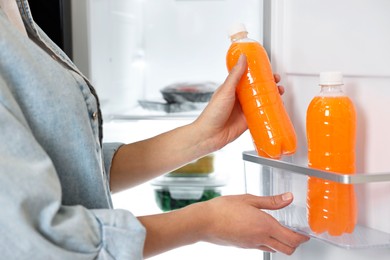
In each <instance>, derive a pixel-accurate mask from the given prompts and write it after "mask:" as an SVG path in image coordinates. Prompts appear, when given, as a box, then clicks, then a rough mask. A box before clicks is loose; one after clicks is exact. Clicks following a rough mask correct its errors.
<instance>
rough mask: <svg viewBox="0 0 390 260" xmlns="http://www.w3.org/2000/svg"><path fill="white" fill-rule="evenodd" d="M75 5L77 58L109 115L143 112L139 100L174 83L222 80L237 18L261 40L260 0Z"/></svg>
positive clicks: (121, 0)
mask: <svg viewBox="0 0 390 260" xmlns="http://www.w3.org/2000/svg"><path fill="white" fill-rule="evenodd" d="M72 12H73V13H74V14H75V16H74V17H73V24H74V25H76V24H77V26H73V28H72V29H73V30H74V35H73V43H74V45H76V46H77V48H75V49H74V61H75V63H76V64H77V65H78V66H79V67H80V68H81V70H82V71H83V72H84V73H85V74H86V75H87V76H88V77H89V79H91V81H92V83H93V84H94V86H95V87H96V88H97V91H98V93H99V96H100V99H101V103H102V107H103V114H104V115H113V114H115V115H122V116H123V115H128V114H134V113H142V111H140V110H139V109H137V107H138V100H140V99H147V100H160V99H162V97H161V93H160V90H161V89H162V88H163V87H165V86H167V85H170V84H173V83H178V82H204V81H210V82H215V83H217V84H220V83H222V82H223V80H224V79H225V77H226V75H227V69H226V65H225V55H226V51H227V49H228V47H229V45H230V40H229V38H228V30H229V28H230V27H231V26H232V25H233V24H235V23H237V22H244V23H245V24H246V25H247V27H248V29H249V30H250V31H251V36H252V37H254V38H256V39H258V40H260V41H261V40H262V38H261V36H262V1H261V0H248V1H240V0H222V1H221V0H204V1H199V0H153V1H147V0H83V1H75V0H73V1H72Z"/></svg>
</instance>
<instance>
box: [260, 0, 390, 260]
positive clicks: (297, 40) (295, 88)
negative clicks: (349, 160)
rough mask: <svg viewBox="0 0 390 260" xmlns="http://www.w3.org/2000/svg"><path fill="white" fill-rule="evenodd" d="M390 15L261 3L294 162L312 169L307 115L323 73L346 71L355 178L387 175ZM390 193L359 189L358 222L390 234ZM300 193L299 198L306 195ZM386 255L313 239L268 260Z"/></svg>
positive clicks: (368, 4)
mask: <svg viewBox="0 0 390 260" xmlns="http://www.w3.org/2000/svg"><path fill="white" fill-rule="evenodd" d="M388 10H390V2H389V1H387V0H374V1H372V0H343V1H337V0H318V1H308V0H292V1H291V0H279V1H272V0H264V17H265V22H264V24H265V27H264V45H265V47H266V48H267V49H268V52H269V54H270V56H271V61H272V64H273V69H274V72H278V73H280V74H281V75H282V79H283V82H282V84H283V85H284V86H286V94H285V95H284V100H285V104H286V107H287V109H288V111H289V113H290V116H291V118H292V121H293V124H294V126H295V128H296V131H297V135H298V144H299V147H298V151H297V153H296V154H295V155H294V156H293V163H296V164H302V165H306V164H307V158H306V154H307V152H306V151H307V144H306V133H305V123H306V122H305V119H306V109H307V107H308V105H309V102H310V101H311V99H312V98H313V97H314V95H315V94H316V93H318V92H319V86H318V83H319V73H320V72H322V71H341V72H342V73H343V75H344V91H345V92H346V94H347V95H348V96H349V97H350V98H351V99H352V100H353V102H354V104H355V107H356V110H357V124H358V126H357V147H356V162H357V165H356V166H357V172H389V171H390V165H389V163H388V147H390V138H389V134H388V133H390V117H388V116H386V113H388V111H390V102H389V98H390V88H389V85H390V66H389V64H388V61H389V59H390V48H389V47H388V46H390V34H389V33H388V30H389V29H388V28H390V16H389V15H388ZM389 190H390V184H389V182H384V183H381V184H377V185H362V186H359V185H357V186H356V193H357V196H358V208H359V212H358V214H359V218H358V220H359V222H360V223H361V224H364V225H365V226H368V227H371V228H375V229H378V230H381V231H384V232H387V233H389V231H390V222H389V221H388V219H389V218H390V207H389V204H388V197H389V195H390V193H389ZM295 192H296V193H297V194H296V196H297V197H302V196H305V192H306V190H305V189H301V191H299V190H297V191H295ZM300 192H302V194H300ZM378 216H380V217H378ZM374 219H375V221H374ZM389 254H390V250H389V249H378V248H374V249H364V250H363V249H362V250H353V249H351V250H346V249H341V248H339V247H335V246H332V245H329V244H326V243H324V242H320V241H318V240H315V239H312V240H311V241H310V242H309V243H307V244H305V245H304V246H302V247H300V248H299V249H298V250H297V251H296V253H295V254H294V255H293V256H292V257H286V256H284V255H281V254H273V255H270V254H265V255H264V257H265V259H270V258H272V259H276V260H278V259H317V260H322V259H324V260H325V259H368V258H375V259H378V260H379V259H388V257H389Z"/></svg>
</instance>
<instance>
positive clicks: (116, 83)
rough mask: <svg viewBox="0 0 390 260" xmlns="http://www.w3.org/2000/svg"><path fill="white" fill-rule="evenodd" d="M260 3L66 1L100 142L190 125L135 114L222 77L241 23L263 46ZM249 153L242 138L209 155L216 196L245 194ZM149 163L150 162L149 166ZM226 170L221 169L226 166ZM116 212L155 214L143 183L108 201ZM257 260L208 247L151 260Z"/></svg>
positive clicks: (184, 119) (178, 117)
mask: <svg viewBox="0 0 390 260" xmlns="http://www.w3.org/2000/svg"><path fill="white" fill-rule="evenodd" d="M262 4H263V1H261V0H248V1H240V0H202V1H199V0H149V1H148V0H83V1H78V0H72V14H73V15H72V21H73V28H72V29H73V57H74V62H75V63H76V64H77V65H78V67H79V68H80V69H81V71H82V72H83V73H84V74H85V75H86V76H87V77H88V78H89V79H90V80H91V82H92V83H93V85H94V86H95V87H96V89H97V93H98V95H99V97H100V100H101V104H102V112H103V115H104V141H105V142H118V141H119V142H124V143H129V142H135V141H138V140H142V139H145V138H149V137H152V136H154V135H157V134H159V133H162V132H164V131H168V130H170V129H172V128H174V127H178V126H181V125H183V124H187V123H189V122H191V121H192V120H194V119H195V118H196V116H197V115H198V114H199V113H200V111H201V110H197V111H193V112H189V113H161V112H159V111H150V110H145V109H142V108H140V107H139V104H138V101H139V100H141V99H150V100H160V99H161V93H160V90H161V89H162V88H163V87H165V86H166V85H169V84H172V83H176V82H203V81H211V82H215V83H217V84H221V83H222V82H223V81H224V80H225V78H226V76H227V69H226V65H225V55H226V51H227V49H228V47H229V45H230V40H229V38H228V30H229V28H230V26H232V25H233V24H235V23H237V22H243V23H245V24H246V26H247V28H248V29H249V30H250V32H251V37H252V38H255V39H257V40H259V41H262V28H263V27H262V14H263V11H262ZM248 149H253V145H252V141H251V137H250V136H249V133H244V134H243V136H241V137H240V138H239V139H238V140H236V141H235V142H233V143H231V144H229V145H228V146H227V147H226V148H224V149H222V150H220V151H218V152H216V153H215V174H218V175H219V176H221V177H222V178H224V179H225V180H226V186H224V187H222V195H228V194H240V193H244V192H245V184H244V183H245V179H244V170H243V162H242V159H241V158H242V155H241V152H242V151H243V150H248ZM151 160H153V158H151ZM227 162H228V163H227ZM113 202H114V206H115V208H123V209H127V210H129V211H131V212H132V213H133V214H135V215H146V214H156V213H161V212H162V211H161V210H160V209H159V208H158V207H157V204H156V201H155V197H154V193H153V188H152V186H151V183H150V182H147V183H145V184H142V185H139V186H137V187H134V188H131V189H129V190H126V191H123V192H120V193H118V194H114V195H113ZM224 257H225V258H229V259H230V258H235V259H238V258H246V259H261V257H262V255H261V253H260V251H258V250H242V249H237V248H232V247H222V246H216V245H211V244H207V243H198V244H195V245H191V246H187V247H183V248H179V249H177V250H173V251H170V252H167V253H164V254H162V255H159V256H156V257H153V259H159V260H162V259H182V258H185V259H199V258H203V259H212V258H216V259H220V258H224Z"/></svg>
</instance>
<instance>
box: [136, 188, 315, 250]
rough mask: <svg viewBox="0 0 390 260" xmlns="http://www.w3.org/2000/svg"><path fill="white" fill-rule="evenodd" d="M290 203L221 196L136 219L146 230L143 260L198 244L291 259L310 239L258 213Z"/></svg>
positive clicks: (288, 196) (280, 198)
mask: <svg viewBox="0 0 390 260" xmlns="http://www.w3.org/2000/svg"><path fill="white" fill-rule="evenodd" d="M292 200H293V197H292V194H291V193H285V194H282V195H278V196H270V197H257V196H253V195H235V196H223V197H218V198H215V199H212V200H209V201H207V202H201V203H196V204H192V205H190V206H187V207H185V208H182V209H179V210H176V211H171V212H169V213H163V214H159V215H151V216H145V217H139V220H140V221H141V223H142V224H143V225H144V226H145V227H146V229H147V235H146V241H145V246H144V257H151V256H153V255H156V254H160V253H162V252H165V251H168V250H170V249H173V248H177V247H180V246H184V245H189V244H193V243H196V242H199V241H205V242H211V243H214V244H219V245H227V246H235V247H240V248H251V249H259V250H263V251H269V252H276V251H278V252H282V253H284V254H288V255H291V254H292V253H293V252H294V251H295V249H296V248H297V247H298V246H299V245H300V244H302V243H304V242H306V241H307V240H308V239H309V238H308V237H306V236H304V235H301V234H298V233H295V232H294V231H292V230H289V229H288V228H286V227H284V226H282V225H281V224H279V222H278V221H277V220H275V219H274V218H273V217H272V216H271V215H269V214H267V213H265V212H263V211H262V210H260V209H271V210H275V209H280V208H283V207H285V206H287V205H289V204H290V203H291V202H292Z"/></svg>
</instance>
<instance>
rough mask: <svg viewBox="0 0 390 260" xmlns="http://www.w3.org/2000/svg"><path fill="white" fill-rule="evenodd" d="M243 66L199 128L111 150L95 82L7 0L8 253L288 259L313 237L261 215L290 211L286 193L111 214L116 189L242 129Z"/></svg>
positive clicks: (1, 35) (3, 20) (2, 155)
mask: <svg viewBox="0 0 390 260" xmlns="http://www.w3.org/2000/svg"><path fill="white" fill-rule="evenodd" d="M245 67H246V60H245V57H241V58H240V60H239V62H238V63H237V65H236V67H235V68H234V69H233V70H232V71H231V72H230V74H229V75H228V77H227V79H226V81H225V82H224V83H223V84H222V85H221V86H220V88H219V89H218V90H217V91H216V93H215V94H214V96H213V97H212V99H211V101H210V102H209V104H208V106H207V107H206V109H205V110H204V111H203V113H202V114H201V115H200V116H199V118H198V119H196V120H195V121H194V122H193V123H191V124H188V125H186V126H183V127H180V128H177V129H174V130H172V131H169V132H167V133H164V134H161V135H158V136H156V137H153V138H150V139H147V140H144V141H141V142H137V143H133V144H126V145H125V144H120V143H107V144H104V143H102V120H101V113H100V108H99V101H98V98H97V95H96V93H95V90H94V89H93V87H92V85H91V84H90V82H89V81H88V79H86V78H85V77H84V76H83V75H82V74H81V73H80V72H79V70H78V69H77V68H76V67H75V65H74V64H73V63H72V62H71V61H70V60H69V58H68V57H66V55H65V54H64V53H63V52H62V51H61V50H60V49H59V48H58V47H57V46H56V45H55V44H54V43H53V42H52V41H50V39H49V38H48V37H47V36H46V35H45V34H44V32H42V30H41V29H40V28H39V27H38V26H37V25H36V24H35V23H34V21H33V19H32V16H31V13H30V9H29V6H28V3H27V0H0V125H1V135H0V140H1V145H0V169H1V173H0V186H1V187H0V205H1V208H2V213H1V214H0V232H1V234H2V236H1V237H0V242H1V248H2V255H3V256H4V257H5V258H7V259H47V258H49V259H50V258H55V259H95V258H98V259H100V258H102V259H106V258H108V259H142V258H144V257H150V256H153V255H156V254H159V253H162V252H164V251H167V250H170V249H172V248H175V247H179V246H182V245H188V244H191V243H195V242H198V241H208V242H211V243H216V244H222V245H231V246H238V247H243V248H258V249H261V250H265V251H271V252H275V251H280V252H283V253H285V254H292V253H293V252H294V250H295V249H296V247H297V246H299V245H300V244H301V243H303V242H305V241H307V239H308V238H307V237H305V236H303V235H300V234H297V233H295V232H293V231H291V230H289V229H287V228H285V227H283V226H281V225H280V224H279V223H278V222H277V221H276V220H275V219H273V218H272V217H271V216H270V215H268V214H266V213H264V212H263V211H261V210H259V209H279V208H283V207H285V206H287V205H288V204H290V203H291V201H292V199H293V198H292V194H291V193H286V194H283V195H279V196H273V197H257V196H252V195H237V196H226V197H219V198H216V199H213V200H210V201H207V202H204V203H198V204H193V205H190V206H188V207H186V208H183V209H180V210H176V211H173V212H169V213H164V214H158V215H153V216H142V217H135V216H133V215H132V214H131V213H130V212H128V211H125V210H115V209H112V204H111V197H110V193H111V192H116V191H120V190H123V189H127V188H130V187H132V186H135V185H137V184H140V183H142V182H145V181H147V180H149V179H151V178H154V177H156V176H158V175H161V174H163V173H165V172H168V171H170V170H172V169H175V168H177V167H179V166H181V165H183V164H185V163H187V162H190V161H193V160H194V159H197V158H200V157H202V156H204V155H206V154H209V153H211V152H214V151H216V150H218V149H220V148H222V147H223V146H225V145H226V144H228V143H230V142H232V141H233V140H235V139H236V138H237V137H238V136H239V135H241V134H242V133H243V132H244V131H245V130H246V129H247V126H246V123H245V119H244V117H243V115H242V112H241V110H240V107H239V105H238V103H237V101H236V98H235V86H236V84H237V82H238V81H239V79H240V77H241V76H242V74H243V72H244V70H245ZM282 91H283V90H282ZM172 143H175V144H176V145H174V146H172V145H171V144H172ZM148 158H153V160H151V161H149V160H148ZM205 213H207V214H205Z"/></svg>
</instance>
